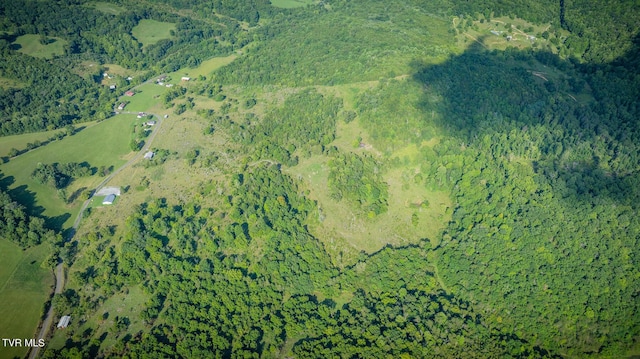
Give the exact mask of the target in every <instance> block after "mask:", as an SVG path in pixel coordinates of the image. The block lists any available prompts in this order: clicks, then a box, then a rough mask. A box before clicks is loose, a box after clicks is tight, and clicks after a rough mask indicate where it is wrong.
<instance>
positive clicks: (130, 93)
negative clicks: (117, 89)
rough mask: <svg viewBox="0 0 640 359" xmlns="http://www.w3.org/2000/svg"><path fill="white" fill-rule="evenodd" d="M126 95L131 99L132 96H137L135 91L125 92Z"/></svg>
mask: <svg viewBox="0 0 640 359" xmlns="http://www.w3.org/2000/svg"><path fill="white" fill-rule="evenodd" d="M124 94H125V95H127V96H129V97H131V96H133V95H135V94H136V93H135V92H133V91H127V92H125V93H124Z"/></svg>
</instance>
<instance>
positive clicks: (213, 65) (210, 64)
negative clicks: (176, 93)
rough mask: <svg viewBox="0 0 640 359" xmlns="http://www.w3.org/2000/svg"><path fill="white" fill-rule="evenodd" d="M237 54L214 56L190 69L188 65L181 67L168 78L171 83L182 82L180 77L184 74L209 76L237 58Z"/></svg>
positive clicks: (188, 75) (193, 76)
mask: <svg viewBox="0 0 640 359" xmlns="http://www.w3.org/2000/svg"><path fill="white" fill-rule="evenodd" d="M236 57H237V55H229V56H225V57H213V58H210V59H208V60H205V61H202V63H200V65H199V66H198V67H196V68H193V69H190V68H188V67H185V68H182V69H179V70H178V71H175V72H172V73H170V74H168V78H170V79H171V81H170V82H171V83H174V84H177V83H180V78H181V77H183V76H186V77H191V78H196V77H198V76H209V75H210V74H211V73H212V72H213V71H215V70H217V69H219V68H221V67H222V66H225V65H228V64H230V63H231V62H233V60H235V59H236Z"/></svg>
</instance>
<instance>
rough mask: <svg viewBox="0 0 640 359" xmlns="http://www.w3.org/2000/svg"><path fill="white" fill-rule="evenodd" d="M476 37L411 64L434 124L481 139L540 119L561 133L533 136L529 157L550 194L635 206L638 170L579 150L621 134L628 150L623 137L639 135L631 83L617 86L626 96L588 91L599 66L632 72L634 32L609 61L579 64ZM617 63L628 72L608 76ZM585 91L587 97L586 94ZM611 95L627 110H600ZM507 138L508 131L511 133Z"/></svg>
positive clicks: (615, 141) (516, 132)
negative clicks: (490, 45) (497, 46)
mask: <svg viewBox="0 0 640 359" xmlns="http://www.w3.org/2000/svg"><path fill="white" fill-rule="evenodd" d="M482 40H483V39H482V38H481V39H479V42H474V43H473V44H472V45H471V46H470V47H469V48H468V49H467V50H466V51H465V52H464V53H462V54H460V55H458V56H452V57H451V58H450V59H448V60H447V61H445V62H443V63H441V64H438V65H431V64H422V63H418V62H416V63H414V64H412V67H413V71H414V75H413V80H414V81H416V82H417V83H419V84H420V85H421V86H423V88H424V91H425V96H424V98H423V100H422V101H421V102H420V104H419V105H418V106H419V107H420V109H421V110H422V111H423V112H424V113H430V112H432V111H434V110H435V111H437V112H439V113H440V114H441V116H440V118H439V119H437V120H436V121H437V122H436V125H437V126H438V127H439V128H440V129H441V131H442V132H443V133H444V134H445V135H446V136H452V137H455V138H459V139H461V140H462V141H463V143H465V144H467V145H473V144H474V143H478V142H480V141H481V140H482V138H483V137H484V136H485V135H487V134H489V135H496V134H497V135H507V136H515V137H518V136H521V135H522V136H524V134H525V132H527V131H532V130H534V129H535V128H536V127H540V126H542V127H547V129H548V130H549V132H550V133H553V131H555V130H557V129H560V130H562V131H564V134H565V135H564V137H565V138H564V139H563V143H560V144H558V142H553V143H537V144H536V145H537V146H538V148H539V149H540V152H541V158H542V159H543V160H541V161H535V162H534V163H533V164H534V171H535V172H536V173H537V175H539V177H540V178H536V180H540V179H544V180H546V181H547V182H548V183H550V184H551V185H552V188H554V191H555V195H556V197H560V198H567V199H568V200H571V201H573V200H579V201H583V200H584V201H590V202H591V201H593V200H594V199H600V200H604V199H607V198H609V199H611V200H613V201H615V202H616V203H618V204H626V205H631V206H634V207H635V206H636V205H637V203H638V202H639V200H640V173H638V171H635V168H636V167H633V168H624V167H623V169H624V171H620V170H618V171H615V170H613V169H611V168H608V167H607V165H606V163H602V162H601V161H603V160H602V159H601V158H600V157H599V156H598V155H597V154H596V152H595V151H594V150H593V149H591V153H585V143H588V144H589V146H590V147H594V146H596V143H598V142H602V139H603V138H605V139H607V140H608V141H609V143H608V145H609V146H614V147H617V146H624V143H623V141H626V144H627V148H630V149H631V151H627V153H633V148H634V147H633V146H629V143H638V141H639V140H640V138H638V137H640V136H638V134H640V124H639V122H638V121H637V120H634V116H636V117H635V118H637V114H634V113H633V111H636V112H637V106H635V107H634V106H633V105H628V102H629V101H633V100H630V98H631V97H632V96H629V94H630V93H632V92H630V91H633V90H631V89H627V90H628V91H627V93H626V94H623V96H626V98H622V99H619V97H618V98H616V96H619V94H616V93H609V94H608V96H610V97H611V98H610V99H609V100H607V99H606V97H604V102H603V101H602V99H603V95H604V96H607V94H605V93H604V91H602V90H601V89H598V90H599V91H598V93H597V94H596V91H593V92H591V86H590V85H592V82H593V74H595V73H599V72H600V73H604V74H605V76H606V77H603V76H600V79H599V81H602V78H606V81H618V82H619V80H620V78H621V77H622V76H623V75H624V74H628V71H633V72H634V73H637V72H638V67H639V66H638V65H639V64H640V61H639V59H640V56H639V54H640V46H639V45H640V36H636V38H635V40H634V47H633V49H632V50H631V51H629V52H628V53H626V54H625V55H624V56H622V57H621V58H619V59H617V60H615V61H614V62H613V63H611V64H602V65H594V64H579V63H578V62H577V61H568V60H564V59H561V58H559V57H558V56H557V55H555V54H553V53H549V52H544V51H533V52H532V51H528V50H518V49H515V48H510V49H507V50H505V51H497V50H494V51H488V50H486V49H485V48H484V47H483V46H482V45H481V43H480V42H481V41H482ZM633 64H635V65H634V67H631V65H633ZM622 66H624V67H626V68H627V70H625V71H627V72H626V73H625V72H622V73H617V74H616V75H614V76H610V77H612V79H611V80H609V76H608V75H609V73H610V72H611V71H612V69H615V68H616V67H618V68H619V67H622ZM540 69H543V70H542V71H544V73H541V72H542V71H541V70H540ZM630 69H633V70H630ZM589 76H591V78H589ZM590 79H591V80H590ZM593 83H597V82H593ZM600 83H602V82H600ZM605 84H606V83H605ZM612 88H615V87H614V85H613V82H610V83H609V84H608V86H607V87H606V89H609V90H611V89H612ZM606 89H605V90H606ZM429 93H431V94H433V93H436V94H437V95H439V99H438V100H437V101H434V100H433V96H429ZM589 97H591V98H592V99H594V100H593V101H588V100H585V98H589ZM598 97H599V98H598ZM577 98H579V99H580V100H578V99H577ZM614 98H615V99H614ZM607 101H608V103H606V104H605V102H607ZM615 101H618V102H620V101H622V103H624V101H627V106H628V108H629V110H628V112H630V113H631V115H629V114H628V113H627V115H626V116H620V117H618V116H616V113H619V112H616V113H607V111H612V110H611V103H614V102H615ZM618 111H619V110H618ZM621 128H624V129H625V130H624V131H622V130H620V129H621ZM538 130H539V128H538ZM621 132H624V134H622V133H621ZM554 136H555V135H554ZM621 136H623V137H625V138H620V137H621ZM547 138H552V139H555V138H556V137H551V136H549V137H547ZM508 141H513V139H512V138H511V137H510V138H509V140H508ZM605 150H606V149H605ZM608 150H609V151H610V152H612V151H611V150H610V149H608ZM580 151H582V152H580ZM509 152H513V150H512V149H505V150H504V153H505V154H506V155H507V156H508V154H509ZM576 152H580V154H581V156H580V158H577V159H576V158H575V157H571V156H569V154H574V153H576ZM516 155H517V154H516ZM614 156H615V155H614ZM524 157H526V155H525V156H524ZM633 161H636V162H637V161H638V159H635V160H632V161H631V163H635V164H636V165H637V163H636V162H633ZM627 163H628V162H627ZM628 167H631V166H628Z"/></svg>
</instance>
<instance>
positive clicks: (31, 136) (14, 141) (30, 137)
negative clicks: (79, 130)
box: [0, 130, 61, 157]
mask: <svg viewBox="0 0 640 359" xmlns="http://www.w3.org/2000/svg"><path fill="white" fill-rule="evenodd" d="M60 132H61V131H59V130H52V131H46V132H34V133H25V134H23V135H13V136H5V137H2V140H1V141H0V156H6V157H11V156H10V153H11V152H14V151H12V149H16V150H18V151H20V150H23V149H26V148H28V147H30V146H28V144H30V143H31V144H35V143H38V142H40V143H43V142H46V141H47V140H48V139H50V138H52V137H56V135H57V134H58V133H60ZM36 147H37V146H36Z"/></svg>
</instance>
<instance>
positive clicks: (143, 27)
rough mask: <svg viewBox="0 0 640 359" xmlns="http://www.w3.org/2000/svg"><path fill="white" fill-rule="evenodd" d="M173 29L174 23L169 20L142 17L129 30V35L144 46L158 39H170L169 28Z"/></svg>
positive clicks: (174, 27)
mask: <svg viewBox="0 0 640 359" xmlns="http://www.w3.org/2000/svg"><path fill="white" fill-rule="evenodd" d="M175 29H176V24H173V23H170V22H162V21H156V20H148V19H143V20H140V22H139V23H138V25H136V26H135V27H134V28H133V29H132V30H131V35H133V37H135V38H136V40H138V41H139V42H140V43H141V44H142V46H143V47H146V46H149V45H153V44H155V43H156V42H158V41H160V40H164V39H170V38H171V30H175Z"/></svg>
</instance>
